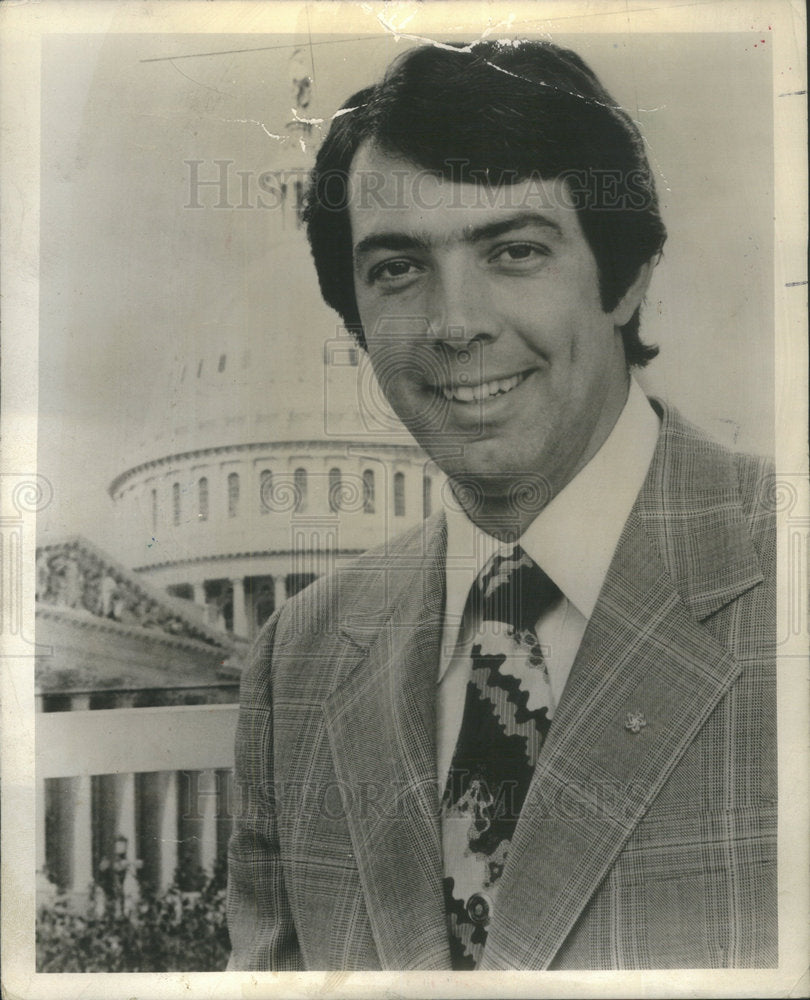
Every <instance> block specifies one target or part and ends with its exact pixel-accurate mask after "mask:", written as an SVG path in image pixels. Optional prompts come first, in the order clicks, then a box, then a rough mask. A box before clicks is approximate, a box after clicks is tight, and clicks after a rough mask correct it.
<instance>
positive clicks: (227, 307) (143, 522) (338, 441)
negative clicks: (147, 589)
mask: <svg viewBox="0 0 810 1000" xmlns="http://www.w3.org/2000/svg"><path fill="white" fill-rule="evenodd" d="M279 176H280V177H284V176H289V175H285V174H279ZM280 183H282V182H280ZM298 183H299V182H296V183H295V184H287V185H286V197H287V199H288V202H289V204H287V205H286V206H285V210H284V211H282V212H276V213H269V214H268V217H267V227H266V232H267V236H266V246H265V248H264V249H265V252H263V253H262V254H260V255H258V256H257V258H256V260H255V261H253V262H251V263H250V265H249V266H247V267H246V268H245V272H244V280H243V284H242V287H241V288H238V289H223V294H222V300H221V311H220V314H219V315H218V316H212V317H211V322H210V323H208V324H206V326H205V327H204V328H203V329H199V330H183V331H171V330H170V331H167V337H168V338H169V339H170V340H171V341H173V345H174V346H173V350H170V351H167V352H166V357H167V361H166V370H165V372H163V373H162V374H161V373H160V372H158V373H156V376H155V378H154V379H153V382H152V386H151V390H150V393H151V395H150V396H149V398H148V399H146V400H144V405H143V409H142V412H141V413H140V414H138V415H136V416H134V417H133V421H132V426H133V436H134V438H135V440H134V441H133V446H132V448H131V451H130V454H131V455H132V456H133V458H132V459H131V460H130V463H129V464H128V466H127V467H126V468H124V469H122V470H121V471H120V473H119V474H118V475H117V476H116V477H115V479H114V480H113V481H112V483H111V484H110V487H109V490H110V495H111V496H112V498H113V500H114V501H115V505H116V510H117V517H118V524H119V537H120V538H121V547H122V548H123V549H124V553H123V556H124V558H125V559H126V560H127V562H128V564H129V565H132V566H134V567H135V568H136V570H137V571H138V572H140V573H142V574H144V575H146V576H148V577H150V578H151V581H152V582H153V583H156V584H157V585H159V586H162V587H164V588H166V589H167V590H168V591H169V592H170V593H172V594H173V595H174V596H176V597H182V598H187V599H189V600H193V601H195V602H197V603H199V604H202V605H205V606H206V609H207V617H208V622H209V624H210V625H212V626H214V627H220V628H224V629H226V630H227V631H229V632H233V633H234V634H235V635H236V636H241V637H243V638H246V639H250V638H252V637H253V636H254V635H255V633H256V631H257V629H258V628H259V627H260V626H261V624H262V623H263V621H264V620H265V619H266V618H267V617H268V615H269V613H270V612H271V611H272V610H273V609H274V608H275V607H277V606H278V605H279V603H280V602H281V601H282V600H284V599H286V598H287V597H289V596H291V594H293V593H295V592H296V591H297V590H299V589H300V588H301V587H302V586H304V585H306V584H307V583H309V582H311V581H312V580H313V579H315V578H316V577H317V576H320V575H321V574H322V573H325V572H328V571H330V570H331V569H333V568H335V566H336V565H338V564H339V563H340V562H341V561H343V560H346V559H349V558H352V557H354V556H355V555H357V554H359V553H360V552H362V551H364V550H365V549H367V548H369V547H371V546H372V545H374V544H377V543H379V542H382V541H383V540H384V539H386V538H388V537H391V536H392V535H394V534H396V533H398V532H399V531H400V530H403V529H405V528H406V527H409V526H410V525H411V524H413V523H415V522H416V521H418V520H419V519H421V518H422V517H423V516H425V515H426V514H427V513H429V512H430V508H431V506H432V505H433V503H434V502H435V493H436V489H437V485H436V484H435V483H434V480H438V479H439V473H438V471H437V470H436V469H435V468H434V467H433V466H432V465H430V463H429V462H428V460H427V458H426V456H425V455H424V453H423V452H422V451H421V449H420V448H419V447H418V446H417V445H416V443H415V442H414V440H413V438H412V437H411V436H410V435H409V434H408V432H407V431H406V430H405V429H404V428H403V427H402V425H401V424H400V423H399V422H398V420H397V419H396V417H395V416H394V414H393V412H392V411H391V410H390V408H389V407H388V405H387V403H386V402H385V400H384V398H383V396H382V394H381V392H380V390H379V387H378V385H377V383H376V381H375V379H374V377H373V373H372V371H371V367H370V364H369V362H368V360H367V358H366V356H365V353H364V352H363V351H362V350H360V349H359V348H358V347H357V346H356V345H355V343H354V341H353V340H352V338H351V337H350V335H349V334H348V333H347V331H346V330H345V329H344V328H343V327H342V325H341V324H340V321H339V319H338V317H337V315H336V314H335V313H333V312H332V311H331V310H330V309H328V308H327V307H326V306H325V305H324V304H323V302H322V301H321V299H320V296H319V294H318V292H317V287H318V286H317V277H316V274H315V268H314V264H313V262H312V259H311V256H310V253H309V248H308V244H307V242H306V238H305V235H304V231H303V229H302V227H301V225H300V219H299V217H298V209H299V207H300V194H301V190H300V187H298ZM257 290H258V293H257ZM257 294H260V296H261V299H262V301H264V302H265V303H267V305H266V306H264V307H263V308H261V309H255V308H254V309H252V310H251V311H248V312H247V313H246V311H245V309H244V308H241V309H240V306H242V305H243V303H242V301H241V300H242V298H243V297H244V296H252V297H254V298H255V297H256V295H257ZM240 313H241V314H242V315H245V313H246V318H245V320H244V322H239V323H236V322H234V320H233V317H234V316H235V315H236V316H238V315H240Z"/></svg>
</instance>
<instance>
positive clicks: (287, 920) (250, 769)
mask: <svg viewBox="0 0 810 1000" xmlns="http://www.w3.org/2000/svg"><path fill="white" fill-rule="evenodd" d="M278 618H279V612H276V614H274V615H273V617H272V618H271V619H270V621H269V622H268V623H267V626H266V627H265V629H264V630H263V632H262V634H261V636H260V637H259V639H258V641H257V643H256V646H255V647H254V651H253V655H252V659H251V663H250V666H249V668H248V670H247V671H246V673H245V675H244V677H243V679H242V684H241V692H240V710H239V722H238V725H237V731H236V772H235V777H236V782H235V785H236V787H235V796H234V803H235V817H234V827H233V833H232V835H231V839H230V843H229V845H228V929H229V932H230V937H231V957H230V961H229V962H228V969H229V970H237V969H240V970H241V969H244V970H252V971H262V970H271V971H281V970H287V971H295V970H300V969H303V967H304V966H303V959H302V956H301V951H300V948H299V945H298V937H297V934H296V929H295V924H294V922H293V917H292V912H291V910H290V904H289V900H288V898H287V891H286V887H285V885H284V873H283V870H282V866H281V857H280V849H279V840H278V829H277V823H276V796H275V791H274V784H273V710H272V689H271V659H272V650H273V642H274V637H275V631H276V627H277V625H278Z"/></svg>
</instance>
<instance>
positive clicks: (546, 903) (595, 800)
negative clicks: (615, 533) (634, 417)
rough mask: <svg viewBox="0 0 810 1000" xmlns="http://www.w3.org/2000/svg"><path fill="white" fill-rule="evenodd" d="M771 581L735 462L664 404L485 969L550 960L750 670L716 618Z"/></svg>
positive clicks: (526, 825)
mask: <svg viewBox="0 0 810 1000" xmlns="http://www.w3.org/2000/svg"><path fill="white" fill-rule="evenodd" d="M761 580H762V575H761V572H760V569H759V563H758V560H757V558H756V553H755V552H754V550H753V546H752V544H751V541H750V536H749V535H748V532H747V530H746V526H745V522H744V519H743V514H742V510H741V507H740V501H739V486H738V484H737V478H736V470H735V467H734V461H733V458H732V457H731V456H729V455H728V454H727V453H726V452H725V451H723V450H722V449H720V448H718V447H717V446H715V445H713V444H712V443H711V442H708V441H707V440H706V439H704V438H703V437H702V435H699V433H698V432H696V431H693V430H692V429H691V428H690V427H689V426H688V425H686V424H684V423H682V422H681V421H680V420H679V419H678V418H677V417H676V416H675V415H674V414H672V413H668V412H664V422H663V426H662V430H661V435H660V438H659V444H658V448H657V450H656V453H655V456H654V459H653V463H652V465H651V468H650V470H649V473H648V475H647V478H646V481H645V484H644V487H643V488H642V491H641V493H640V494H639V497H638V499H637V501H636V504H635V506H634V508H633V512H632V513H631V516H630V518H629V519H628V522H627V524H626V525H625V529H624V531H623V533H622V537H621V540H620V542H619V545H618V547H617V550H616V553H615V555H614V558H613V561H612V564H611V568H610V571H609V573H608V576H607V579H606V580H605V584H604V586H603V589H602V592H601V595H600V598H599V601H598V603H597V607H596V608H595V610H594V614H593V615H592V617H591V620H590V622H589V625H588V628H587V630H586V633H585V636H584V638H583V641H582V644H581V646H580V650H579V653H578V655H577V658H576V661H575V663H574V666H573V668H572V671H571V675H570V677H569V680H568V684H567V686H566V688H565V692H564V694H563V697H562V699H561V702H560V705H559V707H558V711H557V714H556V716H555V719H554V724H553V725H552V727H551V730H550V733H549V737H548V740H547V742H546V746H545V747H544V749H543V753H542V754H541V757H540V761H539V762H538V765H537V768H536V771H535V775H534V779H533V782H532V785H531V787H530V790H529V793H528V796H527V799H526V802H525V804H524V808H523V813H522V815H521V819H520V822H519V824H518V827H517V829H516V831H515V837H514V840H513V843H512V847H511V851H510V857H509V860H508V863H507V866H506V869H505V871H504V875H503V881H502V883H501V887H500V890H499V896H498V903H497V917H496V920H495V921H494V922H493V926H492V928H491V931H490V934H489V938H488V941H487V947H486V951H485V955H484V961H483V966H484V967H485V968H491V969H515V968H535V969H537V968H547V967H548V966H549V965H550V964H551V962H552V961H553V959H554V956H555V954H556V953H557V951H558V950H559V948H560V946H561V945H562V943H563V941H564V940H565V938H566V936H567V935H568V933H569V931H570V930H571V928H572V926H573V924H574V922H575V921H576V919H577V917H578V916H579V915H580V913H581V912H582V910H583V909H584V907H585V906H586V905H587V903H588V902H589V900H590V899H591V897H592V896H593V894H594V892H595V891H596V889H597V888H598V886H599V884H600V882H601V881H602V879H603V878H604V877H605V875H606V873H607V871H608V869H609V868H610V866H611V864H612V863H613V862H614V860H615V858H616V856H617V855H618V854H619V852H620V851H621V850H622V848H623V846H624V845H625V843H626V842H627V840H628V839H629V837H630V836H631V834H632V832H633V830H634V829H635V827H636V826H637V824H638V823H639V821H640V820H641V818H642V817H643V816H644V814H645V813H646V811H647V810H648V808H649V806H650V804H651V803H652V801H653V800H654V799H655V797H656V795H657V794H658V792H659V791H660V789H661V787H662V785H663V784H664V782H665V781H666V779H667V778H668V777H669V775H670V774H671V772H672V770H673V768H674V767H675V765H676V764H677V762H678V761H679V760H680V758H681V757H682V755H683V753H684V752H685V750H686V748H687V747H688V746H689V744H690V743H691V742H692V741H693V740H694V738H695V736H696V735H697V733H698V732H699V730H700V728H701V727H702V726H703V724H704V722H705V721H706V719H707V718H708V716H709V714H710V713H711V712H712V710H713V709H714V707H715V706H716V705H717V703H718V701H719V700H720V698H721V697H722V696H723V695H724V693H725V692H726V691H727V690H728V688H729V687H730V685H731V684H732V683H733V682H734V680H735V678H736V677H737V676H738V674H739V666H738V664H737V662H736V661H735V660H734V659H733V657H732V656H731V655H730V654H729V653H728V652H727V651H726V650H725V649H724V648H723V647H722V646H721V645H720V644H719V643H718V642H717V641H716V640H715V639H714V637H713V636H712V634H711V632H710V630H709V629H708V628H707V627H706V626H705V625H703V624H701V621H702V620H704V619H705V618H707V617H708V616H709V615H710V614H711V613H712V612H713V611H715V610H717V609H719V608H720V607H722V606H723V605H724V604H726V603H728V602H729V601H730V600H732V599H733V598H734V597H736V596H738V595H739V594H741V593H743V592H744V591H746V590H748V589H749V588H750V587H752V586H754V585H756V584H757V583H758V582H760V581H761Z"/></svg>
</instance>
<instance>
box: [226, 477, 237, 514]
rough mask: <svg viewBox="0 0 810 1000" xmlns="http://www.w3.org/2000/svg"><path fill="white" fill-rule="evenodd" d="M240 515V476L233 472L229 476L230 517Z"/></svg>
mask: <svg viewBox="0 0 810 1000" xmlns="http://www.w3.org/2000/svg"><path fill="white" fill-rule="evenodd" d="M238 514H239V475H238V473H236V472H232V473H231V474H230V475H229V476H228V517H236V516H237V515H238Z"/></svg>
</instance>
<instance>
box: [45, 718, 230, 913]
mask: <svg viewBox="0 0 810 1000" xmlns="http://www.w3.org/2000/svg"><path fill="white" fill-rule="evenodd" d="M237 715H238V706H237V705H183V706H161V707H155V708H115V709H100V710H95V711H69V712H41V713H38V714H37V716H36V766H37V798H38V802H37V869H38V871H39V872H41V873H42V874H46V873H47V877H48V878H49V879H51V880H52V881H53V882H55V883H56V884H57V885H59V886H60V887H61V888H63V889H67V890H69V891H71V892H73V893H76V894H79V895H81V894H82V893H85V892H86V890H87V887H88V886H89V885H90V884H91V883H92V881H93V880H94V879H95V878H96V877H97V874H98V868H99V863H100V860H101V859H102V858H106V859H109V858H110V857H111V855H113V854H115V856H116V857H117V858H118V860H119V861H124V862H126V863H129V862H132V863H133V865H134V866H135V865H137V866H138V867H139V868H140V870H141V871H142V874H143V875H144V876H145V877H147V878H148V879H150V880H151V882H152V883H153V884H154V885H155V886H156V887H159V888H166V887H167V886H168V885H169V884H170V883H171V882H172V880H173V878H174V877H175V873H176V872H177V871H178V870H180V871H183V870H196V869H202V870H203V871H207V872H209V873H210V872H211V871H213V869H214V866H215V864H216V860H217V858H218V857H222V854H223V852H224V847H225V844H226V842H227V836H228V833H229V831H230V826H231V821H232V809H233V804H232V802H231V785H230V783H229V779H230V776H231V775H230V772H231V770H232V767H233V757H234V735H235V729H236V720H237ZM43 884H44V883H43Z"/></svg>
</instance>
